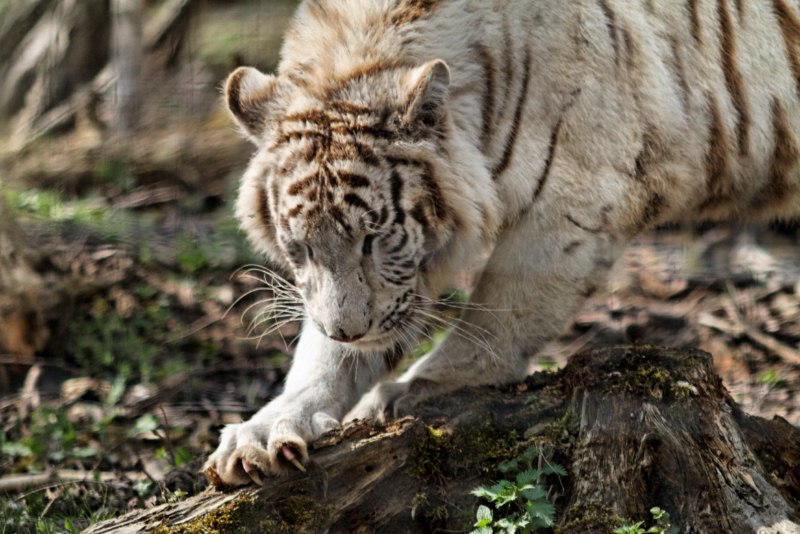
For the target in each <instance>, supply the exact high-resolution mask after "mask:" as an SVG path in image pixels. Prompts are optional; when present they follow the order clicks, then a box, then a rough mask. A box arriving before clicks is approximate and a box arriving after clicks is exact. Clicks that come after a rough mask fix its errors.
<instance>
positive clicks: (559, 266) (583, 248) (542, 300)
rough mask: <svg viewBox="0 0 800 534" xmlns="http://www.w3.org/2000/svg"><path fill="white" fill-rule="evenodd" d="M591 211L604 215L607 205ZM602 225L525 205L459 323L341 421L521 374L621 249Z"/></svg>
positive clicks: (401, 409) (400, 409)
mask: <svg viewBox="0 0 800 534" xmlns="http://www.w3.org/2000/svg"><path fill="white" fill-rule="evenodd" d="M609 209H610V208H608V207H606V208H605V210H609ZM595 215H596V218H597V221H602V220H604V219H605V215H606V212H604V211H602V210H600V209H598V212H597V213H596V214H595ZM600 226H601V224H600V223H599V222H595V223H591V222H586V223H585V224H584V223H581V222H579V221H577V220H575V219H574V217H571V216H570V215H568V214H562V215H558V216H553V215H549V216H547V217H542V216H541V214H537V213H535V212H529V213H528V215H527V216H526V217H525V218H523V219H522V220H521V221H519V223H517V224H516V225H515V226H514V227H512V228H510V229H509V230H507V231H506V232H505V234H504V235H502V236H501V237H500V240H499V242H498V245H497V247H496V249H495V251H494V252H493V254H492V256H491V258H490V259H489V262H488V263H487V265H486V267H485V269H484V272H483V274H482V275H481V277H480V280H479V282H478V284H477V286H476V288H475V291H474V293H473V295H472V302H473V303H474V306H470V307H469V309H468V310H466V312H465V313H464V314H463V317H462V320H461V322H460V323H459V325H458V327H457V329H455V330H454V331H452V332H451V333H450V334H449V335H448V337H447V338H445V339H444V341H443V342H442V343H441V344H440V345H439V346H438V347H436V348H435V349H434V350H433V351H432V352H431V353H430V354H428V355H427V356H426V357H424V358H423V359H421V360H420V361H418V362H417V363H416V364H415V365H413V366H412V367H411V368H410V369H409V370H408V371H407V372H406V373H405V374H403V375H402V376H401V377H400V378H399V379H398V380H397V381H396V382H386V383H381V384H378V385H376V386H375V387H374V388H373V389H372V390H371V391H370V392H369V393H368V394H366V395H365V396H364V397H363V398H362V399H361V400H360V401H359V403H358V404H357V405H356V407H355V408H354V409H353V410H351V412H350V413H349V414H348V415H347V416H346V417H345V420H349V419H356V418H358V419H361V418H371V417H374V418H377V419H379V420H380V419H383V417H384V416H385V415H384V414H386V415H389V416H391V415H395V416H398V415H402V414H405V413H409V411H410V410H411V408H412V407H413V406H414V404H416V403H417V402H419V401H421V400H423V399H425V398H426V397H429V396H431V395H436V394H441V393H444V392H447V391H451V390H455V389H458V388H461V387H464V386H478V385H487V384H502V383H511V382H515V381H519V380H521V379H523V378H524V376H525V374H526V370H527V365H528V357H529V356H532V355H533V354H535V353H536V351H537V350H539V349H541V348H542V346H543V345H544V344H545V343H547V342H548V341H549V340H551V339H553V338H554V337H555V336H557V335H558V334H559V333H560V332H561V331H562V329H563V328H564V326H565V325H566V324H567V322H568V321H569V319H570V318H571V317H572V316H573V314H574V313H575V312H576V311H577V309H578V308H579V306H580V305H581V303H582V302H583V301H584V300H585V299H586V297H587V296H588V295H590V294H591V293H593V292H594V291H596V290H597V289H598V288H600V287H601V286H603V285H604V283H605V279H606V277H607V274H608V271H609V269H610V268H611V267H612V266H613V264H614V261H615V260H616V259H617V258H618V257H619V255H620V254H621V252H622V250H623V249H624V240H622V239H615V238H614V237H613V236H612V235H611V234H609V233H605V232H604V231H602V230H601V229H600Z"/></svg>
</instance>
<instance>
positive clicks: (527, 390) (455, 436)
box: [87, 346, 800, 534]
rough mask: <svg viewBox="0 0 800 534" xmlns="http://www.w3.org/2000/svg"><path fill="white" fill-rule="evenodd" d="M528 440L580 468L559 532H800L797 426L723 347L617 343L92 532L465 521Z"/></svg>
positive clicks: (411, 527)
mask: <svg viewBox="0 0 800 534" xmlns="http://www.w3.org/2000/svg"><path fill="white" fill-rule="evenodd" d="M531 443H536V444H538V445H539V447H540V449H541V450H542V451H543V452H544V454H545V455H546V456H547V457H548V458H549V461H551V462H557V463H559V464H561V465H562V466H564V467H565V468H566V469H567V471H568V473H569V474H568V476H567V477H563V478H561V479H560V480H559V479H552V480H551V479H548V480H547V483H548V485H550V486H551V492H552V494H553V495H554V496H555V497H556V499H555V502H556V506H557V509H558V523H557V526H556V528H555V531H556V532H564V533H578V532H580V533H586V532H598V533H600V532H604V533H605V532H611V531H612V530H613V529H614V528H616V527H617V526H620V525H621V524H622V523H624V522H631V521H634V520H644V519H647V518H648V516H649V514H648V510H649V509H650V508H651V507H653V506H659V507H661V508H663V509H665V510H667V511H668V512H669V513H670V515H671V518H672V522H673V525H675V526H676V527H677V528H678V531H679V532H685V533H695V532H715V533H716V532H731V533H750V532H759V533H765V534H766V533H781V534H786V533H797V532H800V528H798V523H800V430H799V429H797V428H795V427H793V426H791V425H790V424H789V423H787V422H786V421H784V420H782V419H774V420H772V421H767V420H764V419H761V418H757V417H751V416H748V415H747V414H744V413H742V412H741V411H740V410H739V408H738V407H737V406H736V404H735V403H734V402H733V400H732V399H731V397H730V395H729V394H728V393H727V391H726V390H725V389H724V387H723V386H722V383H721V381H720V379H719V378H718V377H717V376H716V375H715V373H714V371H713V368H712V366H711V357H710V356H709V355H708V354H707V353H704V352H701V351H698V350H692V349H680V350H679V349H663V348H658V347H650V346H633V347H612V348H607V349H601V350H594V351H590V352H587V353H582V354H579V355H576V356H574V357H573V358H572V360H571V361H570V363H569V365H568V366H567V367H566V368H565V369H564V370H562V371H560V372H558V373H553V374H537V375H534V376H531V377H529V378H528V380H527V381H526V382H525V383H523V384H520V385H517V386H512V387H509V388H504V389H491V388H484V389H474V390H463V391H459V392H456V393H454V394H452V395H448V396H444V397H440V398H438V399H434V400H432V401H431V402H429V403H427V404H426V405H425V406H423V407H421V408H420V416H419V417H418V418H406V419H402V420H399V421H395V422H394V423H392V424H390V425H388V426H386V427H383V428H379V429H373V428H370V427H367V426H365V425H355V426H351V427H349V428H345V429H343V430H341V431H338V432H336V433H334V434H332V435H329V436H327V437H326V438H323V439H322V440H320V442H318V443H316V444H315V451H314V452H313V453H312V455H311V463H310V465H309V469H308V472H307V473H299V472H298V473H296V474H293V475H291V476H289V477H286V478H282V479H273V480H270V481H269V482H268V483H267V485H265V486H264V487H263V488H246V489H242V490H238V491H234V492H231V493H221V492H217V491H215V490H211V489H209V490H207V491H206V492H204V493H202V494H201V495H198V496H196V497H193V498H190V499H187V500H185V501H183V502H180V503H175V504H169V505H164V506H161V507H158V508H154V509H151V510H146V511H142V512H135V513H132V514H128V515H126V516H124V517H121V518H118V519H114V520H111V521H108V522H105V523H102V524H98V525H95V526H94V527H92V528H90V529H89V530H88V531H87V532H91V533H105V532H141V531H158V532H206V531H221V532H432V531H436V530H441V531H465V530H466V531H468V530H469V529H470V528H471V526H472V524H473V522H474V521H475V510H476V508H477V505H478V502H477V499H476V498H475V497H472V496H471V495H470V494H469V491H470V490H471V489H473V488H474V487H476V486H478V485H479V484H482V483H486V482H489V481H493V480H497V479H499V478H502V476H503V475H502V474H500V473H499V472H498V471H497V470H496V468H497V465H498V464H499V463H500V462H502V461H504V460H507V459H509V458H511V457H514V456H516V455H517V454H518V453H519V452H520V451H521V450H522V449H523V448H525V447H527V446H528V445H529V444H531Z"/></svg>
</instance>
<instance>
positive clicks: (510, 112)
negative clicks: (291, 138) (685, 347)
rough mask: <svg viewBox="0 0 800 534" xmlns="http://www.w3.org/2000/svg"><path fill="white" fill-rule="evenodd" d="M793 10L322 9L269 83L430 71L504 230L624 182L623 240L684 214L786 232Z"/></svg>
mask: <svg viewBox="0 0 800 534" xmlns="http://www.w3.org/2000/svg"><path fill="white" fill-rule="evenodd" d="M799 7H800V5H798V3H797V2H790V1H789V0H764V1H756V2H754V1H746V0H739V1H732V0H689V1H686V2H669V1H661V2H658V1H652V0H651V1H648V2H630V1H618V0H617V1H615V0H588V1H579V2H570V3H569V4H564V3H562V2H557V1H545V2H535V3H531V2H525V1H513V0H512V1H505V2H499V1H495V2H485V1H480V0H472V1H470V0H458V1H447V0H445V1H439V2H423V1H413V0H409V1H403V2H396V1H393V2H389V1H385V2H372V3H365V2H357V1H356V2H354V1H344V2H335V3H334V2H318V3H311V4H308V5H307V7H306V12H305V13H304V14H301V16H300V18H299V20H300V21H302V23H301V24H298V25H297V26H295V28H294V29H293V30H292V31H290V32H289V34H288V36H287V43H286V46H285V49H284V62H283V63H282V67H281V72H282V73H284V74H285V75H287V76H290V77H293V78H294V79H296V80H298V81H301V82H302V83H301V84H300V86H301V87H304V86H307V87H308V88H309V90H310V91H311V92H312V93H316V94H320V93H322V92H326V91H327V92H330V91H336V90H337V89H338V90H342V89H343V88H342V80H345V81H347V80H353V79H354V78H355V79H360V78H361V77H363V78H368V77H369V76H370V73H372V74H375V73H379V72H381V71H382V70H383V69H392V68H396V67H397V65H402V64H407V65H414V64H418V63H420V62H423V61H425V60H427V59H431V58H441V59H443V60H444V61H445V62H446V63H447V64H448V65H449V66H450V70H451V73H452V78H451V85H450V95H451V97H452V102H451V106H450V111H451V112H452V114H453V120H454V122H455V124H456V125H457V126H458V127H459V129H460V130H461V131H462V133H463V134H465V135H466V136H468V137H469V141H470V142H472V143H474V146H476V147H477V148H479V150H480V151H481V154H482V156H483V157H484V159H485V165H484V167H485V169H486V171H488V172H486V173H485V174H484V175H483V176H481V178H482V179H483V180H487V181H489V182H490V183H491V186H492V187H493V188H494V189H495V190H496V191H497V193H498V195H499V199H498V200H499V203H500V204H501V205H502V206H504V209H503V213H502V215H501V219H502V221H501V224H503V223H507V222H508V221H511V220H514V219H515V218H517V217H519V215H520V213H523V212H525V210H527V209H535V203H534V202H532V201H531V199H533V198H534V197H536V198H537V199H539V197H542V198H541V200H542V202H543V203H545V204H546V203H547V201H546V198H544V196H543V195H544V194H545V192H546V189H547V187H546V186H548V185H549V187H550V188H551V189H555V190H556V191H558V190H559V189H566V190H569V189H570V188H597V189H614V187H613V182H614V181H615V180H619V179H622V178H621V177H622V176H625V177H627V178H628V179H631V180H634V181H635V182H636V183H637V184H639V186H637V187H636V188H634V189H633V190H632V191H630V192H629V195H630V199H629V202H628V204H629V205H630V207H631V211H630V212H629V213H620V214H619V219H621V220H625V221H626V224H627V225H628V226H631V229H630V230H631V231H632V232H635V231H638V230H639V229H640V227H641V226H642V224H641V223H642V222H644V223H648V224H652V223H653V222H656V221H664V220H668V219H675V218H684V217H686V216H687V214H690V215H692V216H694V217H696V218H701V219H704V218H708V219H719V218H731V217H736V218H742V217H745V218H750V219H765V218H770V217H775V216H779V217H785V216H789V215H791V214H796V213H797V212H798V210H800V199H798V195H799V194H800V185H799V183H800V175H799V174H798V169H797V158H798V143H797V138H796V135H795V132H797V131H798V127H800V108H798V94H800V48H798V46H800V15H798V13H800V10H799V9H798V8H799ZM365 27H368V28H370V29H371V31H368V32H365V31H364V28H365ZM309 48H311V49H312V50H313V51H314V52H313V53H312V54H309V52H308V50H309ZM331 80H336V82H335V83H331ZM345 91H346V89H345ZM355 96H356V99H358V97H359V96H360V95H358V92H356V93H355ZM381 104H382V103H381V102H377V103H376V104H375V112H379V111H380V108H381ZM560 160H561V161H563V160H568V161H567V162H565V163H564V165H577V166H580V167H583V168H585V169H589V170H591V171H592V174H593V177H592V178H591V179H590V182H589V183H585V182H583V183H579V184H548V183H547V182H548V178H549V177H550V174H549V172H548V171H552V170H553V169H554V168H555V167H557V166H558V165H560V163H559V161H560ZM482 174H483V173H482ZM581 174H584V173H581ZM582 180H586V177H585V176H582ZM609 182H611V183H609ZM562 186H563V187H562ZM567 194H568V193H567ZM553 196H554V197H558V196H559V195H558V194H557V193H556V194H554V195H553ZM573 209H576V210H578V211H579V210H580V206H575V207H574V208H573ZM637 220H638V221H639V224H637V223H636V221H637Z"/></svg>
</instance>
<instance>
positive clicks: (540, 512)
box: [527, 501, 556, 527]
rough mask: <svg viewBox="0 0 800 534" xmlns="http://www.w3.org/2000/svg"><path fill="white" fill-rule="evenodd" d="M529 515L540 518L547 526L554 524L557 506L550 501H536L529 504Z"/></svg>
mask: <svg viewBox="0 0 800 534" xmlns="http://www.w3.org/2000/svg"><path fill="white" fill-rule="evenodd" d="M527 512H528V515H529V516H530V517H531V518H532V519H540V520H541V521H542V522H544V524H545V526H547V527H550V526H553V523H554V522H555V518H556V507H555V506H553V504H552V503H551V502H549V501H534V502H531V503H530V504H528V507H527Z"/></svg>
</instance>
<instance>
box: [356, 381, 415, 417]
mask: <svg viewBox="0 0 800 534" xmlns="http://www.w3.org/2000/svg"><path fill="white" fill-rule="evenodd" d="M409 385H410V384H409V383H408V382H382V383H380V384H377V385H376V386H375V387H373V388H372V389H371V390H370V391H369V392H367V393H365V394H364V396H363V397H361V400H360V401H358V404H356V405H355V406H354V407H353V409H351V410H350V412H348V414H347V415H345V416H344V422H345V423H347V422H350V421H354V420H356V419H360V420H371V421H375V422H377V423H385V422H386V421H388V420H391V419H394V418H397V417H402V416H404V415H409V414H410V410H411V409H412V408H413V407H414V404H415V402H414V400H413V398H412V396H410V395H409V393H411V391H410V388H409Z"/></svg>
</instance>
